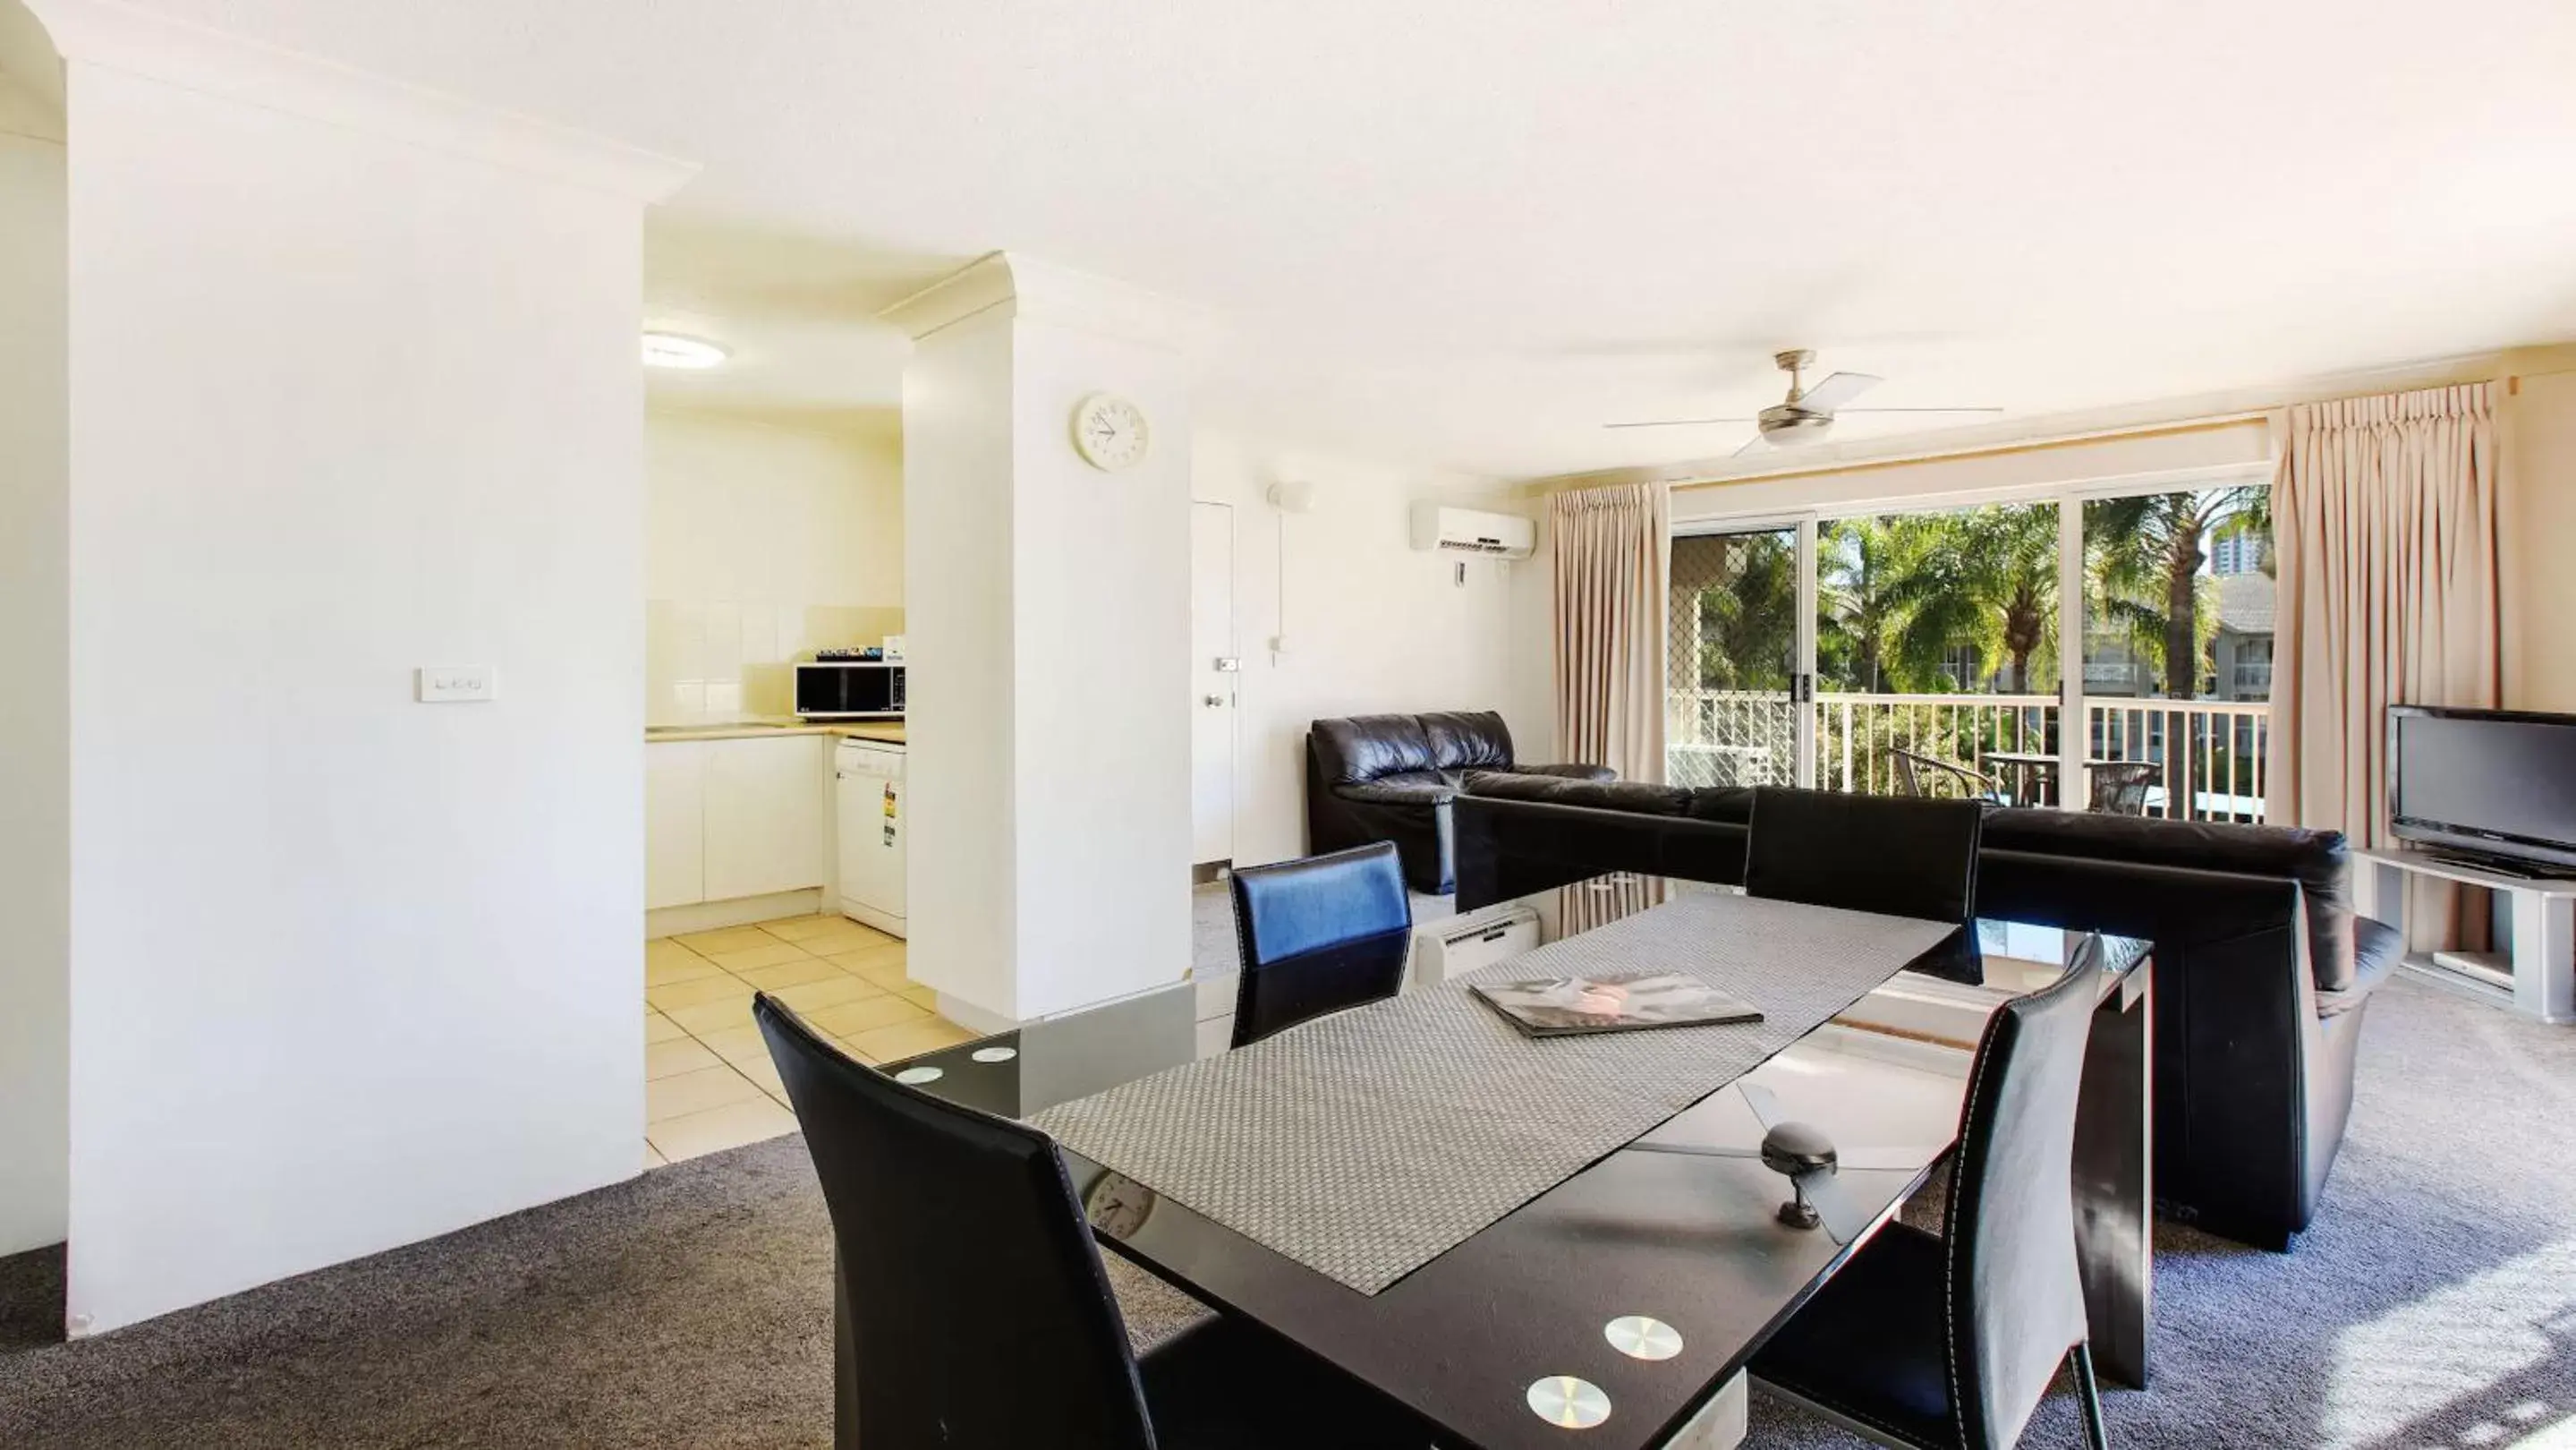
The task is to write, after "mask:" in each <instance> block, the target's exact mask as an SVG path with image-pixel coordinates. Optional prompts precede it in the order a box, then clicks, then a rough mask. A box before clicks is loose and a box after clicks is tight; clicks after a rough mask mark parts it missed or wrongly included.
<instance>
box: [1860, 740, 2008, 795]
mask: <svg viewBox="0 0 2576 1450" xmlns="http://www.w3.org/2000/svg"><path fill="white" fill-rule="evenodd" d="M1887 753H1888V754H1889V755H1891V756H1894V757H1895V759H1896V784H1897V787H1898V789H1899V791H1900V792H1901V793H1902V794H1905V795H1909V796H1916V797H1919V798H1922V799H1925V800H1972V801H1983V802H1985V803H1986V804H1987V805H1990V806H1999V805H2002V804H2003V803H2004V791H2003V787H2002V786H2001V785H1998V784H1997V783H1996V782H1995V781H1994V779H1993V778H1992V777H1990V776H1988V775H1986V774H1985V773H1984V772H1982V771H1978V770H1973V769H1971V768H1969V767H1967V766H1964V765H1961V764H1959V763H1958V762H1957V761H1954V760H1943V759H1941V758H1940V757H1939V756H1936V755H1925V754H1923V753H1922V752H1920V751H1914V750H1901V749H1895V748H1891V749H1889V751H1888V752H1887Z"/></svg>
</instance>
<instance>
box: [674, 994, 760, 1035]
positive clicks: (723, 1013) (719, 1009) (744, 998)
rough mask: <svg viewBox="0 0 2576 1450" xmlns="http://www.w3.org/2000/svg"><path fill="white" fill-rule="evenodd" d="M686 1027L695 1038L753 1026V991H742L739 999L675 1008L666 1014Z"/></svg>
mask: <svg viewBox="0 0 2576 1450" xmlns="http://www.w3.org/2000/svg"><path fill="white" fill-rule="evenodd" d="M664 1015H666V1016H668V1017H669V1018H670V1019H671V1020H672V1021H674V1022H677V1023H679V1024H680V1025H681V1026H682V1027H685V1028H687V1029H688V1030H689V1032H690V1033H691V1034H692V1035H694V1036H704V1035H706V1034H707V1033H710V1032H723V1031H725V1030H727V1029H729V1028H734V1027H749V1026H750V1025H751V989H750V988H749V987H745V988H743V989H742V995H741V996H739V997H726V998H724V999H722V1000H720V1001H715V1002H701V1003H699V1004H698V1005H696V1006H694V1007H674V1008H672V1009H671V1010H670V1011H669V1012H668V1013H666V1014H664Z"/></svg>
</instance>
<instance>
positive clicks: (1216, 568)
mask: <svg viewBox="0 0 2576 1450" xmlns="http://www.w3.org/2000/svg"><path fill="white" fill-rule="evenodd" d="M1190 654H1191V660H1190V823H1191V829H1190V859H1191V860H1192V861H1196V862H1207V861H1231V860H1233V859H1234V749H1235V740H1234V719H1235V713H1236V712H1235V706H1236V705H1237V704H1238V703H1240V696H1239V694H1238V686H1239V685H1240V683H1241V681H1242V679H1243V676H1242V674H1241V673H1240V671H1239V669H1238V667H1239V666H1240V665H1241V664H1242V661H1241V659H1240V658H1238V657H1237V656H1236V654H1235V645H1234V505H1232V504H1222V503H1194V504H1191V505H1190Z"/></svg>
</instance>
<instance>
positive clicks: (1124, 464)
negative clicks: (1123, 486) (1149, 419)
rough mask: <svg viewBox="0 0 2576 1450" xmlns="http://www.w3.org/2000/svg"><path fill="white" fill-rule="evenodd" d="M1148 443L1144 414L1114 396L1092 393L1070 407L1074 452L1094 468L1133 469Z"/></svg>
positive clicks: (1108, 469) (1112, 471) (1141, 457)
mask: <svg viewBox="0 0 2576 1450" xmlns="http://www.w3.org/2000/svg"><path fill="white" fill-rule="evenodd" d="M1150 441H1151V438H1150V436H1149V434H1148V433H1147V431H1146V427H1145V410H1144V409H1142V408H1139V407H1137V406H1136V405H1135V404H1133V403H1131V402H1128V401H1127V400H1126V399H1125V398H1122V397H1119V396H1118V395H1116V394H1115V393H1093V394H1092V395H1091V396H1089V397H1087V398H1085V399H1083V400H1082V401H1081V402H1079V403H1076V404H1074V405H1073V451H1074V452H1076V453H1079V454H1081V455H1082V461H1083V462H1085V463H1088V464H1090V465H1091V466H1092V467H1094V468H1097V469H1102V470H1104V471H1107V472H1111V473H1115V472H1117V471H1118V470H1119V469H1122V468H1132V467H1134V466H1135V465H1136V464H1138V463H1140V462H1142V461H1143V460H1144V457H1145V449H1146V446H1147V444H1148V443H1149V442H1150Z"/></svg>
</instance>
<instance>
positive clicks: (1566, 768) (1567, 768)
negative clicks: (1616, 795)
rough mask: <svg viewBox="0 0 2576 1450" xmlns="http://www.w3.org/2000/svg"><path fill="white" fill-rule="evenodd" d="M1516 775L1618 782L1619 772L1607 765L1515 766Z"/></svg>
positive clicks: (1512, 770) (1513, 768)
mask: <svg viewBox="0 0 2576 1450" xmlns="http://www.w3.org/2000/svg"><path fill="white" fill-rule="evenodd" d="M1511 773H1512V774H1514V775H1554V776H1561V777H1563V778H1565V779H1567V780H1617V779H1618V778H1619V772H1617V771H1615V770H1612V769H1611V768H1610V767H1608V766H1606V765H1515V766H1513V767H1512V768H1511Z"/></svg>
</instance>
